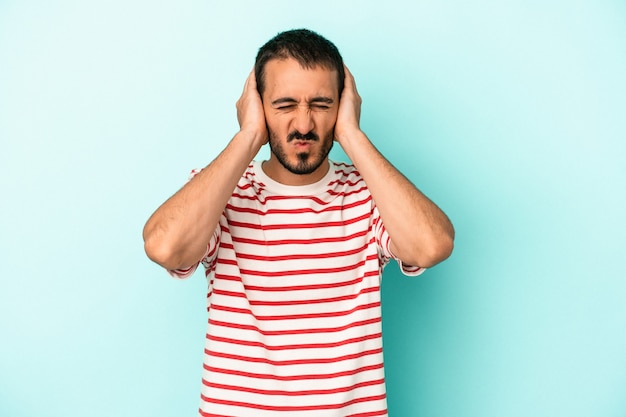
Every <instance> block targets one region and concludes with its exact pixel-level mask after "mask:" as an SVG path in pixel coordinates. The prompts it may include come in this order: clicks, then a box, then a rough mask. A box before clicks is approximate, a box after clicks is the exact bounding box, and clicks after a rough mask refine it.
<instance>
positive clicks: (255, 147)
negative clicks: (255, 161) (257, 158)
mask: <svg viewBox="0 0 626 417" xmlns="http://www.w3.org/2000/svg"><path fill="white" fill-rule="evenodd" d="M235 137H237V138H239V139H240V140H241V141H242V142H243V143H246V144H248V146H250V149H251V150H252V151H253V152H254V153H255V154H256V152H258V151H259V149H261V147H262V146H263V145H265V144H266V143H267V140H268V136H267V131H259V130H252V129H241V130H240V131H239V132H238V133H237V134H236V135H235Z"/></svg>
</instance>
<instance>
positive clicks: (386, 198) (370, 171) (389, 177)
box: [340, 131, 454, 267]
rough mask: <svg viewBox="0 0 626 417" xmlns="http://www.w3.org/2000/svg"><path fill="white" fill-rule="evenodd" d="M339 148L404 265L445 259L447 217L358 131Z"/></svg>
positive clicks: (450, 233) (450, 235) (449, 235)
mask: <svg viewBox="0 0 626 417" xmlns="http://www.w3.org/2000/svg"><path fill="white" fill-rule="evenodd" d="M340 143H341V146H342V148H343V149H344V151H345V152H346V154H347V155H348V157H349V158H350V159H351V160H352V162H353V163H354V164H355V166H356V167H357V169H358V170H359V172H360V173H361V175H362V176H363V179H364V180H365V183H366V184H367V186H368V188H369V190H370V193H371V194H372V198H373V199H374V202H375V203H376V206H377V207H378V210H379V212H380V216H381V218H382V220H383V223H384V225H385V228H386V229H387V231H388V233H389V236H390V238H391V242H392V243H391V244H392V247H391V250H392V251H393V252H394V254H395V255H396V256H398V257H399V258H400V259H401V260H402V261H403V262H404V263H406V264H410V265H415V266H420V267H430V266H433V265H435V264H437V263H439V262H441V261H442V260H444V259H446V258H447V257H448V256H449V255H450V253H451V251H452V247H453V240H454V228H453V226H452V224H451V223H450V220H449V219H448V217H447V216H446V215H445V213H443V211H441V210H440V209H439V208H438V207H437V206H436V205H435V204H434V203H433V202H432V201H430V200H429V199H428V197H426V196H425V195H424V194H423V193H422V192H420V191H419V190H418V189H417V188H416V187H415V186H414V185H413V184H412V183H411V182H410V181H409V180H408V179H407V178H406V177H404V176H403V175H402V174H401V173H400V172H399V171H398V170H397V169H396V168H395V167H394V166H393V165H392V164H391V163H389V161H387V160H386V159H385V157H384V156H383V155H382V154H381V153H380V152H378V150H377V149H376V148H375V147H374V145H373V144H372V143H371V142H370V141H369V139H368V138H367V137H366V136H365V134H364V133H362V132H361V131H355V132H353V133H351V134H349V135H345V136H344V137H343V138H342V139H341V142H340Z"/></svg>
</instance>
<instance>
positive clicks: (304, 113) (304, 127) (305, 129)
mask: <svg viewBox="0 0 626 417" xmlns="http://www.w3.org/2000/svg"><path fill="white" fill-rule="evenodd" d="M293 124H294V126H293V127H294V129H295V130H297V131H298V132H300V133H302V134H303V135H306V134H307V133H309V132H310V131H312V130H313V128H314V127H315V124H314V123H313V117H312V115H311V111H310V109H309V108H308V107H304V108H303V107H299V108H298V110H297V112H296V116H295V120H294V121H293Z"/></svg>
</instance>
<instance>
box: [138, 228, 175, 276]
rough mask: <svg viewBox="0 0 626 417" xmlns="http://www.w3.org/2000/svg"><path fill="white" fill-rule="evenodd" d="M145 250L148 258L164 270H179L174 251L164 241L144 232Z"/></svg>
mask: <svg viewBox="0 0 626 417" xmlns="http://www.w3.org/2000/svg"><path fill="white" fill-rule="evenodd" d="M143 248H144V251H145V252H146V255H147V256H148V258H149V259H150V260H151V261H153V262H155V263H156V264H158V265H160V266H162V267H163V268H165V269H167V270H175V269H178V268H179V265H178V262H177V261H176V256H175V253H174V251H173V250H172V249H171V247H170V245H168V244H167V243H166V242H165V241H164V240H163V239H158V238H157V237H155V236H154V234H149V233H146V232H145V231H144V243H143Z"/></svg>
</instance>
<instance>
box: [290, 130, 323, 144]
mask: <svg viewBox="0 0 626 417" xmlns="http://www.w3.org/2000/svg"><path fill="white" fill-rule="evenodd" d="M294 139H298V140H314V141H319V140H320V137H319V136H317V134H316V133H314V132H309V133H305V134H302V133H300V132H298V131H295V132H291V133H290V134H289V135H287V143H289V142H291V141H292V140H294Z"/></svg>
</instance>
